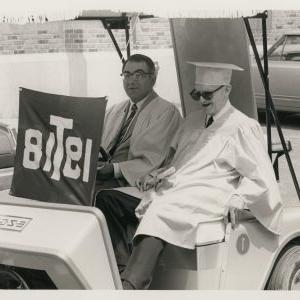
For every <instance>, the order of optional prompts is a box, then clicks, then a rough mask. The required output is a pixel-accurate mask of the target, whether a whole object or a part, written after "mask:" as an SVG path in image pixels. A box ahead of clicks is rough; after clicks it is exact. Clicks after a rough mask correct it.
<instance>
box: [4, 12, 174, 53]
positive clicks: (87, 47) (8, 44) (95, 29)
mask: <svg viewBox="0 0 300 300" xmlns="http://www.w3.org/2000/svg"><path fill="white" fill-rule="evenodd" d="M140 28H141V30H142V34H141V33H140V31H139V30H136V31H134V32H132V30H131V33H132V34H131V45H132V46H133V48H134V49H156V48H171V47H172V43H171V35H170V29H169V22H168V20H167V19H162V18H154V19H145V20H141V22H140ZM113 33H114V36H115V38H116V40H117V42H118V44H119V45H120V47H121V49H122V50H123V49H125V46H126V40H125V31H124V30H113ZM113 48H114V46H113V43H112V41H111V39H110V36H109V34H108V33H107V31H106V30H105V29H104V28H103V26H102V23H101V22H100V21H57V22H46V23H28V24H25V25H16V24H7V23H2V24H0V54H24V53H26V54H29V53H52V52H86V51H87V52H97V51H107V50H112V49H113Z"/></svg>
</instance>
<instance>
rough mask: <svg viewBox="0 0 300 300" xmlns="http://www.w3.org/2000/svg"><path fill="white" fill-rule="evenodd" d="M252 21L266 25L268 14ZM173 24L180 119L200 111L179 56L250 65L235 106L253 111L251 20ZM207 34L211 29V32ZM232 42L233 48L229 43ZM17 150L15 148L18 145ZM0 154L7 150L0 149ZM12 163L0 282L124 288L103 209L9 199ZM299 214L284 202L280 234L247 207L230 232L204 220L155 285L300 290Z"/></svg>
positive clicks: (238, 81) (4, 201)
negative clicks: (192, 246) (190, 246)
mask: <svg viewBox="0 0 300 300" xmlns="http://www.w3.org/2000/svg"><path fill="white" fill-rule="evenodd" d="M122 17H124V16H122ZM125 17H126V16H125ZM256 17H257V18H261V19H262V22H263V24H265V18H266V14H265V13H264V14H260V15H257V16H256ZM125 19H126V18H125ZM125 24H126V22H125ZM170 24H171V31H172V37H173V46H174V55H175V61H176V67H177V74H178V79H179V80H178V82H179V87H180V94H181V100H182V109H183V114H184V116H186V115H187V114H188V113H189V112H191V111H193V110H194V109H196V108H197V104H195V103H193V102H192V100H191V99H190V98H189V96H188V92H189V91H190V87H191V85H192V83H193V80H192V78H191V77H189V76H191V75H188V74H192V72H190V70H189V69H188V68H189V67H188V66H187V65H186V64H185V62H186V61H187V60H191V59H193V60H194V59H195V60H197V59H198V60H200V59H201V60H207V61H209V60H213V59H216V60H218V59H219V60H221V59H222V58H224V55H225V57H227V59H231V60H232V61H231V62H232V63H235V64H237V65H239V66H241V67H243V68H244V69H245V70H248V71H247V72H245V73H244V74H243V75H241V76H239V77H233V91H234V93H233V94H232V97H231V100H232V103H233V105H235V106H237V107H238V108H239V109H240V110H241V111H243V112H245V113H246V114H248V115H250V116H252V117H256V107H255V101H254V96H253V95H254V93H253V88H252V81H251V68H250V59H249V52H248V51H249V47H248V39H247V36H246V32H247V33H248V35H249V38H250V42H251V44H252V46H253V47H254V53H255V54H257V53H256V51H255V50H256V48H255V43H254V44H253V36H252V35H251V29H250V28H249V21H248V18H242V19H241V18H239V19H225V20H220V19H212V20H210V19H209V20H202V19H184V20H182V19H173V20H171V21H170ZM127 25H128V23H127ZM263 26H264V25H263ZM211 32H214V33H215V35H214V37H212V35H211ZM264 33H265V30H264ZM195 37H197V38H195ZM216 40H217V41H218V42H216ZM264 41H265V42H266V36H265V37H264ZM190 43H192V44H190ZM228 44H229V45H230V47H226V45H228ZM233 49H237V50H236V51H237V52H235V50H233ZM246 49H247V50H246ZM118 53H119V52H118ZM258 61H259V62H258V67H259V69H260V71H261V75H262V80H263V82H264V85H265V88H266V98H267V114H268V115H267V129H268V130H267V132H268V150H269V154H270V156H272V154H273V153H272V152H274V151H273V150H274V149H273V147H272V141H271V135H270V120H269V119H270V117H271V116H273V118H274V120H275V123H276V125H277V128H278V132H279V136H280V139H281V145H282V148H281V149H279V150H278V149H277V150H276V151H277V153H280V154H282V153H283V154H284V155H285V156H286V158H287V161H288V164H289V167H290V170H291V173H292V177H293V180H294V183H295V188H296V190H297V194H298V196H299V187H298V183H297V178H296V176H295V174H294V170H293V167H292V164H291V161H290V158H289V153H288V150H289V149H288V147H287V143H286V142H285V140H284V138H283V135H282V132H281V129H280V125H279V122H278V118H277V115H276V111H275V110H274V106H273V104H272V97H271V95H270V92H269V89H268V82H267V61H266V62H265V66H264V68H262V66H261V65H260V60H259V59H258ZM241 99H242V101H241ZM0 128H1V132H0V133H1V134H2V136H4V138H2V140H3V141H4V142H5V143H6V145H7V146H6V148H7V149H9V150H5V151H6V152H10V153H12V155H13V153H14V151H15V150H14V149H15V147H16V140H15V138H14V137H15V135H14V134H13V133H12V131H11V130H10V129H9V128H7V127H5V126H2V127H0ZM0 137H1V136H0ZM18 146H19V147H21V146H20V145H19V143H18ZM0 149H2V148H0ZM6 152H4V150H3V154H6ZM12 167H13V163H12V162H11V163H10V164H9V165H5V166H4V167H3V170H1V172H2V173H3V174H5V175H4V176H3V178H5V180H6V181H5V183H3V184H2V185H1V189H2V191H0V207H1V215H0V236H1V239H0V287H1V288H8V289H42V288H46V289H52V288H53V289H122V285H121V281H120V277H119V273H118V268H117V265H116V260H115V257H114V252H113V248H112V245H111V240H110V236H109V232H108V229H107V225H106V221H105V218H104V217H103V215H102V213H101V212H100V211H99V210H98V209H97V208H94V207H89V206H83V205H69V204H58V203H47V202H45V201H43V202H42V201H37V200H32V199H27V198H23V197H15V196H12V195H10V194H9V186H10V183H9V181H10V179H11V176H12V169H11V168H12ZM1 178H2V177H1ZM299 216H300V207H299V206H295V207H286V208H284V212H283V217H282V232H281V235H280V236H276V235H273V234H272V233H270V232H268V231H267V230H266V229H265V228H264V227H263V226H262V225H261V224H260V223H259V222H258V221H257V220H256V219H255V218H253V217H252V215H251V214H249V212H247V211H241V212H240V215H239V219H238V226H237V228H235V229H232V228H231V224H230V223H228V224H227V225H225V223H224V222H223V220H220V221H216V222H210V223H207V224H203V226H201V227H199V230H198V233H197V241H196V248H195V249H194V250H186V249H181V248H179V247H175V246H171V245H169V246H168V247H167V248H166V249H165V251H164V253H163V256H162V258H161V260H160V262H159V265H158V267H157V270H156V273H155V275H154V280H153V282H152V285H151V288H152V289H206V290H207V289H234V290H237V289H247V290H249V289H298V288H299V287H300V284H299V279H300V252H299V251H300V218H299ZM245 270H247V272H245ZM242 275H244V276H242Z"/></svg>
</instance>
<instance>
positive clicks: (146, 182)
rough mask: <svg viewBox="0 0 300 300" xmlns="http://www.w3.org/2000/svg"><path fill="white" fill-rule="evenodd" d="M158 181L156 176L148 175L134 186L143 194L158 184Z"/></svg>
mask: <svg viewBox="0 0 300 300" xmlns="http://www.w3.org/2000/svg"><path fill="white" fill-rule="evenodd" d="M158 181H159V179H157V176H153V175H150V174H148V175H146V176H144V177H142V178H140V179H139V180H137V182H136V185H137V187H138V189H139V190H140V191H141V192H145V191H148V190H149V189H151V188H153V187H154V186H155V185H156V184H157V183H158Z"/></svg>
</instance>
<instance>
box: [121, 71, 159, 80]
mask: <svg viewBox="0 0 300 300" xmlns="http://www.w3.org/2000/svg"><path fill="white" fill-rule="evenodd" d="M152 74H153V73H150V72H149V73H147V72H144V71H143V70H137V71H135V72H133V73H130V72H123V73H121V74H120V75H121V77H122V78H123V79H125V80H128V79H129V78H131V77H132V78H133V79H143V78H145V77H146V76H147V75H152Z"/></svg>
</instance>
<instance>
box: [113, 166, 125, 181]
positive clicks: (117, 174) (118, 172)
mask: <svg viewBox="0 0 300 300" xmlns="http://www.w3.org/2000/svg"><path fill="white" fill-rule="evenodd" d="M113 167H114V177H115V178H121V177H123V175H122V172H121V169H120V166H119V164H118V163H113Z"/></svg>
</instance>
